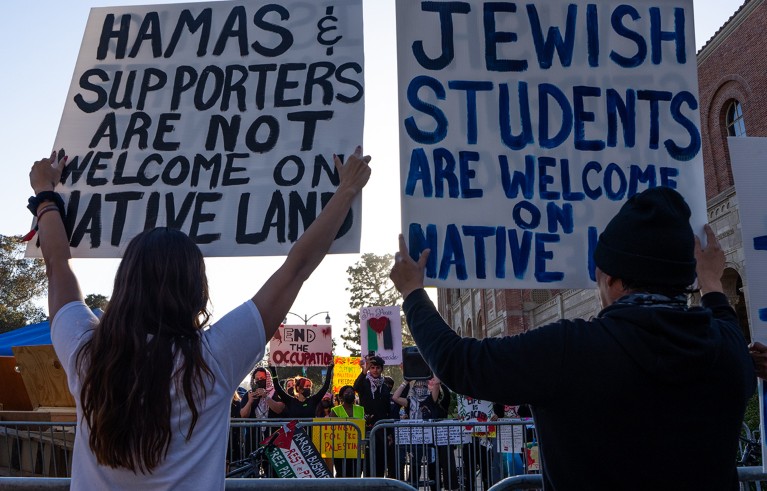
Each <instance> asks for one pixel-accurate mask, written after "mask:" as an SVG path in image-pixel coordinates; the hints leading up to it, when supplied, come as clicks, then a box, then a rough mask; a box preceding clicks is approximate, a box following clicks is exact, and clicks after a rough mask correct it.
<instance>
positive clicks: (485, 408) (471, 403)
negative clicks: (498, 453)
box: [458, 394, 495, 438]
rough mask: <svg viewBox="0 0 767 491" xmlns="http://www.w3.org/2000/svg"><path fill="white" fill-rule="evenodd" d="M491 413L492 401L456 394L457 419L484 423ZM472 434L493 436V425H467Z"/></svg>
mask: <svg viewBox="0 0 767 491" xmlns="http://www.w3.org/2000/svg"><path fill="white" fill-rule="evenodd" d="M492 415H493V403H492V402H488V401H483V400H481V399H474V398H472V397H468V396H464V395H461V394H458V419H460V420H462V421H467V422H468V421H475V422H479V423H484V422H487V421H489V420H490V417H491V416H492ZM466 428H467V429H470V430H471V432H472V435H473V436H488V437H491V438H493V437H495V426H474V425H471V426H467V427H466Z"/></svg>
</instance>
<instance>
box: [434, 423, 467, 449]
mask: <svg viewBox="0 0 767 491" xmlns="http://www.w3.org/2000/svg"><path fill="white" fill-rule="evenodd" d="M434 438H435V440H436V444H437V445H443V446H444V445H461V444H463V443H469V442H471V432H469V431H466V429H465V428H464V427H463V426H437V427H435V428H434Z"/></svg>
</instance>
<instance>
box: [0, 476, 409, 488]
mask: <svg viewBox="0 0 767 491" xmlns="http://www.w3.org/2000/svg"><path fill="white" fill-rule="evenodd" d="M69 487H70V479H69V478H37V479H30V478H25V477H0V490H2V491H69ZM295 488H296V482H295V481H293V480H292V479H269V478H266V479H227V480H226V485H225V489H226V490H227V491H239V490H244V489H249V490H252V489H258V490H259V491H283V490H295ZM338 489H344V490H347V489H348V490H351V491H354V490H363V489H364V490H365V491H389V490H404V491H415V490H414V489H413V488H412V487H411V486H408V485H407V484H405V483H403V482H400V481H396V480H394V479H349V478H346V479H302V480H301V491H337V490H338Z"/></svg>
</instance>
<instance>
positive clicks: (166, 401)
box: [29, 147, 370, 490]
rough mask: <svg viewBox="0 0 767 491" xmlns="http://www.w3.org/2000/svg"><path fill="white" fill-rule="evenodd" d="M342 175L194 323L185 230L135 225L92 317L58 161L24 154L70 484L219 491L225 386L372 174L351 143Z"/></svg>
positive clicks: (194, 267) (198, 291)
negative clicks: (246, 276) (227, 303)
mask: <svg viewBox="0 0 767 491" xmlns="http://www.w3.org/2000/svg"><path fill="white" fill-rule="evenodd" d="M334 160H335V165H336V169H337V170H338V175H339V180H340V184H339V186H338V188H337V190H336V192H335V193H334V194H333V196H332V197H331V198H330V200H329V201H328V203H327V204H326V205H325V206H324V207H323V209H322V211H321V212H320V213H319V215H318V216H317V218H316V219H315V220H314V221H313V222H312V224H311V226H309V227H308V228H307V229H306V231H305V232H304V233H303V235H301V237H300V238H299V239H298V240H297V241H296V242H295V244H294V245H293V247H292V248H291V250H290V252H289V254H288V256H287V258H286V259H285V261H284V263H283V264H282V265H281V266H280V267H279V268H278V269H277V271H276V272H275V273H274V274H273V275H272V276H271V277H270V278H269V279H268V280H267V281H266V283H265V284H264V285H263V286H262V287H261V288H260V289H259V290H258V292H257V293H256V294H255V296H253V298H252V299H250V300H248V301H246V302H244V303H243V304H242V305H240V306H239V307H237V308H235V309H234V310H233V311H231V312H229V313H228V314H226V315H225V316H223V317H221V318H220V319H219V320H218V321H217V322H216V323H214V324H213V325H211V326H210V327H209V328H206V329H203V328H205V327H206V325H207V323H208V320H209V317H210V314H209V312H208V283H207V278H206V274H205V262H204V260H203V256H202V253H201V252H200V249H199V248H198V247H197V245H196V244H195V243H194V242H193V241H192V240H191V239H190V238H189V237H188V236H187V235H186V234H184V233H183V232H181V231H179V230H174V229H171V228H166V227H158V228H153V229H149V230H146V231H144V232H141V233H140V234H138V235H137V236H136V237H134V238H133V239H132V240H131V241H130V243H129V244H128V245H127V247H126V248H125V250H124V253H123V258H122V260H121V261H120V265H119V266H118V269H117V274H116V276H115V282H114V290H113V292H112V296H111V299H110V301H109V305H108V306H107V308H106V310H105V311H104V314H103V316H102V317H101V318H100V319H98V318H96V316H95V315H93V313H92V312H91V310H90V309H89V308H88V307H87V306H86V305H85V302H84V301H83V296H82V293H81V291H80V287H79V284H78V281H77V277H76V276H75V273H74V271H73V270H72V268H71V266H70V258H71V253H70V248H69V240H68V237H67V232H66V229H65V227H64V220H63V216H62V214H63V213H64V209H63V208H64V207H63V202H62V198H61V197H60V196H59V195H58V194H56V193H55V192H54V189H55V188H56V186H57V185H58V183H59V182H60V180H61V174H62V170H63V169H64V166H65V163H66V157H64V158H63V159H62V160H61V162H59V161H58V159H56V153H54V154H52V155H51V157H50V158H45V159H42V160H39V161H37V162H35V163H34V165H33V166H32V170H31V172H30V174H29V180H30V184H31V186H32V189H33V190H34V193H35V196H33V197H32V198H30V200H29V209H30V210H31V211H32V213H33V214H35V215H36V217H37V229H38V230H37V234H38V238H39V244H40V248H41V250H42V255H43V259H44V260H45V266H46V273H47V276H48V311H49V316H50V319H51V338H52V341H53V346H54V348H55V350H56V355H57V356H58V359H59V360H61V363H62V365H63V368H64V371H65V373H66V375H67V382H68V385H69V390H70V392H71V393H72V395H73V396H74V399H75V405H76V411H77V428H76V432H75V440H74V450H73V454H72V478H71V488H72V489H109V490H121V489H128V490H133V489H152V490H165V489H174V490H178V489H195V490H196V489H205V490H215V489H219V490H223V489H224V487H225V481H224V473H223V472H222V470H223V465H222V463H223V462H224V459H225V456H226V444H227V431H228V428H229V411H230V408H231V401H232V393H233V392H234V390H235V389H236V388H237V386H238V384H239V383H240V381H242V379H243V378H244V377H245V376H246V375H247V374H248V372H250V370H251V369H252V367H253V366H255V364H256V362H257V361H258V360H260V359H261V358H262V357H263V354H264V348H265V346H266V343H267V342H268V340H269V339H270V338H271V337H272V335H273V334H274V333H275V331H276V330H277V328H278V327H279V326H280V324H281V323H282V320H283V319H284V318H285V315H286V314H287V313H288V309H289V308H290V306H291V305H292V304H293V302H294V301H295V299H296V296H297V295H298V292H299V290H300V289H301V285H302V284H303V283H304V281H305V280H306V279H307V278H308V277H309V275H310V274H311V273H312V271H314V270H315V268H316V267H317V266H318V265H319V263H320V261H322V258H323V257H324V256H325V254H326V253H327V252H328V250H329V248H330V246H331V244H332V243H333V240H334V239H335V237H336V235H337V234H338V232H339V230H340V229H341V226H342V225H343V223H344V221H345V220H346V218H347V215H348V213H349V210H350V208H351V205H352V202H353V201H354V200H355V199H356V198H357V197H358V196H359V194H360V191H361V190H362V188H363V187H364V186H365V184H366V183H367V181H368V179H369V176H370V167H369V166H368V162H369V161H370V157H367V156H365V157H363V156H362V149H361V148H360V147H358V148H357V150H356V151H355V153H354V154H353V155H352V156H350V157H349V158H348V159H347V161H346V164H343V163H342V162H341V161H340V160H339V159H338V158H337V157H336V158H335V159H334Z"/></svg>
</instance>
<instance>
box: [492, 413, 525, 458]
mask: <svg viewBox="0 0 767 491" xmlns="http://www.w3.org/2000/svg"><path fill="white" fill-rule="evenodd" d="M498 421H499V422H500V421H511V419H506V418H501V419H499V420H498ZM496 428H497V430H496V434H497V438H498V451H499V452H501V453H522V451H523V449H524V448H525V425H524V424H515V425H508V424H505V425H496Z"/></svg>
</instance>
